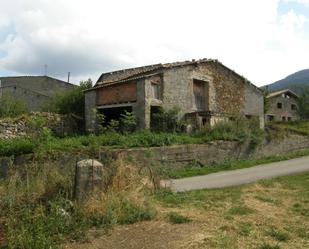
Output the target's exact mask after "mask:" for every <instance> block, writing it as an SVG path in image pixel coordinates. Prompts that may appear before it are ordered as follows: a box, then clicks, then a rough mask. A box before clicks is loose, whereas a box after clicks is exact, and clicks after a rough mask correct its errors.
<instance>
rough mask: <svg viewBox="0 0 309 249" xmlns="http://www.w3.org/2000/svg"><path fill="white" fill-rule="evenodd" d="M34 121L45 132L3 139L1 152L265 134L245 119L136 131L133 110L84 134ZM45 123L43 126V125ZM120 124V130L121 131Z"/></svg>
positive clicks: (253, 138) (253, 140) (255, 138)
mask: <svg viewBox="0 0 309 249" xmlns="http://www.w3.org/2000/svg"><path fill="white" fill-rule="evenodd" d="M33 122H34V121H33ZM33 125H35V126H37V127H38V128H37V130H40V131H41V132H40V133H39V134H38V136H34V137H29V138H18V139H12V140H10V141H8V140H1V139H0V145H1V146H0V155H2V156H10V155H20V154H27V153H39V154H48V153H53V152H57V151H76V150H78V151H87V150H88V149H91V150H98V149H99V148H100V147H101V146H113V147H118V148H132V147H154V146H168V145H173V144H203V143H208V142H210V141H213V140H230V141H231V140H232V141H239V142H241V143H243V142H246V141H248V142H249V143H250V145H251V148H252V149H254V148H255V147H256V146H258V145H259V144H260V143H261V142H262V141H263V137H264V133H263V131H262V130H260V129H259V128H257V126H256V125H254V122H251V121H249V122H247V121H245V120H244V119H240V118H239V119H236V120H235V121H231V122H227V123H218V124H216V125H215V126H214V127H213V128H209V127H207V128H205V129H204V130H202V131H200V132H199V133H195V134H191V135H189V134H185V133H176V132H152V131H149V130H139V131H134V130H135V128H136V120H135V118H134V116H133V115H132V114H131V113H124V114H123V115H122V117H121V120H120V123H119V124H117V125H118V127H115V126H112V127H111V124H110V125H109V126H108V127H102V129H101V131H102V134H101V135H97V136H96V135H92V134H90V135H80V136H73V137H65V138H56V137H54V136H53V135H52V133H51V132H50V131H49V130H48V129H47V128H44V122H43V121H42V120H40V119H39V120H38V122H34V123H33ZM41 126H42V127H41ZM117 128H120V130H119V129H118V131H119V132H117Z"/></svg>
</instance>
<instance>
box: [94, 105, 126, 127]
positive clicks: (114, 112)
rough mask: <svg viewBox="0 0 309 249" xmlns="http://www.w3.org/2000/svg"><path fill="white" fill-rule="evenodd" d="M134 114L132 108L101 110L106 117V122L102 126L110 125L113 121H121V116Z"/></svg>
mask: <svg viewBox="0 0 309 249" xmlns="http://www.w3.org/2000/svg"><path fill="white" fill-rule="evenodd" d="M125 111H127V112H132V106H123V107H112V108H104V109H99V110H98V112H99V113H100V114H103V115H104V116H105V122H104V124H102V125H108V124H109V122H110V121H111V120H120V117H121V114H123V113H125Z"/></svg>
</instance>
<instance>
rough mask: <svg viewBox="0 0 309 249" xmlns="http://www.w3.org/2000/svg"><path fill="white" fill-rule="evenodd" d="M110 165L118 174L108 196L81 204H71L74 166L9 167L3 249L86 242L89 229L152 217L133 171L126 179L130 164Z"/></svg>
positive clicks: (0, 211) (0, 195)
mask: <svg viewBox="0 0 309 249" xmlns="http://www.w3.org/2000/svg"><path fill="white" fill-rule="evenodd" d="M114 167H116V169H117V170H116V171H117V172H116V175H115V176H114V178H113V179H112V183H111V185H110V186H109V188H108V190H107V192H106V193H98V194H94V195H93V197H89V199H88V200H87V201H86V202H84V203H76V202H75V201H74V200H73V184H74V182H73V179H74V167H72V166H71V167H70V166H69V165H67V167H66V168H64V169H63V168H62V169H61V168H56V167H55V166H54V165H48V164H44V165H36V164H31V165H28V166H27V168H25V169H14V168H12V169H11V171H10V175H9V177H8V178H7V179H6V180H4V181H1V182H0V222H1V224H3V225H4V227H5V229H4V232H5V241H6V243H5V244H6V247H5V248H12V249H13V248H16V249H17V248H25V249H44V248H46V249H50V248H60V245H61V243H62V242H64V241H66V240H68V239H70V240H75V241H76V240H85V239H86V238H87V236H86V232H87V230H89V229H90V228H100V229H103V230H105V231H109V230H110V229H111V228H112V227H113V225H115V224H132V223H135V222H137V221H142V220H150V219H152V218H153V217H154V214H155V211H154V209H153V208H152V207H151V206H150V205H149V204H148V202H147V200H146V199H145V198H144V192H143V191H144V186H143V185H141V183H140V179H141V176H139V175H138V173H137V171H136V170H135V171H134V169H131V170H130V172H131V175H130V176H128V174H127V172H128V168H127V167H129V166H124V165H123V164H121V161H117V162H116V164H115V165H114ZM124 173H126V175H125V176H124V175H123V174H124ZM124 179H125V180H124Z"/></svg>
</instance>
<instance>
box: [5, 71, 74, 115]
mask: <svg viewBox="0 0 309 249" xmlns="http://www.w3.org/2000/svg"><path fill="white" fill-rule="evenodd" d="M0 81H1V84H0V98H1V96H4V95H6V94H8V95H11V96H12V97H13V99H18V100H21V101H23V102H25V104H26V105H27V107H28V109H29V111H40V110H41V108H42V107H43V106H44V105H45V103H46V102H47V101H48V100H50V99H51V98H52V97H53V96H55V94H57V93H58V92H63V91H67V90H70V89H73V88H74V87H76V86H75V85H74V84H70V83H68V82H65V81H62V80H58V79H54V78H51V77H48V76H18V77H0Z"/></svg>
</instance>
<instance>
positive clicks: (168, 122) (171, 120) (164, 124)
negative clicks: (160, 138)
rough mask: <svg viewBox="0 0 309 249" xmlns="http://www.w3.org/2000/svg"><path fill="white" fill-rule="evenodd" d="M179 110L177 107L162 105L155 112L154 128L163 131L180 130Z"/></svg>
mask: <svg viewBox="0 0 309 249" xmlns="http://www.w3.org/2000/svg"><path fill="white" fill-rule="evenodd" d="M179 111H180V110H179V108H177V107H174V108H172V109H170V110H165V109H163V108H162V107H160V108H159V110H158V112H157V113H154V114H153V120H152V129H153V130H155V131H161V132H177V131H180V129H181V127H180V126H181V125H180V122H179V117H178V116H179Z"/></svg>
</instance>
